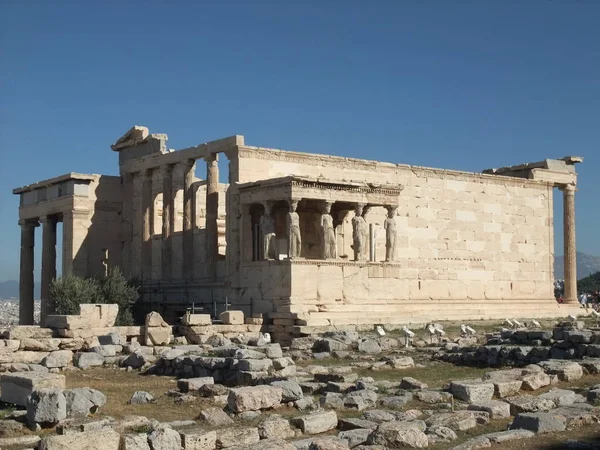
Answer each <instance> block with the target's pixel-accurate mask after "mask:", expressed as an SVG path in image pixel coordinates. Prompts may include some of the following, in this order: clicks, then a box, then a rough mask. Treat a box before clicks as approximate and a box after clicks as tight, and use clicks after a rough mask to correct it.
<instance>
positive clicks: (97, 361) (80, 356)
mask: <svg viewBox="0 0 600 450" xmlns="http://www.w3.org/2000/svg"><path fill="white" fill-rule="evenodd" d="M74 362H75V366H76V367H79V368H80V369H89V368H90V367H98V366H102V365H104V358H103V357H102V356H100V355H99V354H98V353H95V352H84V353H76V354H75V360H74Z"/></svg>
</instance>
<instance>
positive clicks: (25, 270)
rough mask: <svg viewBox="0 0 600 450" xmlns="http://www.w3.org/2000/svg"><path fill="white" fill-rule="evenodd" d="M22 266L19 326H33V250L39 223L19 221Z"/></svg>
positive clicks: (20, 274)
mask: <svg viewBox="0 0 600 450" xmlns="http://www.w3.org/2000/svg"><path fill="white" fill-rule="evenodd" d="M19 225H20V226H21V264H20V273H19V324H20V325H33V283H34V282H33V248H34V246H35V227H37V226H38V223H37V221H36V222H31V221H26V220H19Z"/></svg>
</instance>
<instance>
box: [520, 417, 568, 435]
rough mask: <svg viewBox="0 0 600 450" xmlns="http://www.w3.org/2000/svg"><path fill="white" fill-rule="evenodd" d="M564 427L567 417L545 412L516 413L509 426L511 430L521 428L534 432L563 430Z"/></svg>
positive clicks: (565, 426)
mask: <svg viewBox="0 0 600 450" xmlns="http://www.w3.org/2000/svg"><path fill="white" fill-rule="evenodd" d="M566 428H567V419H566V418H565V417H564V416H562V415H558V414H552V413H547V412H536V413H522V414H518V415H517V416H516V417H515V420H514V421H513V423H512V424H511V426H510V429H511V430H516V429H523V430H529V431H532V432H534V433H551V432H554V431H565V430H566Z"/></svg>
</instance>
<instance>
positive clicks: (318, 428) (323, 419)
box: [292, 411, 338, 434]
mask: <svg viewBox="0 0 600 450" xmlns="http://www.w3.org/2000/svg"><path fill="white" fill-rule="evenodd" d="M292 423H293V424H294V425H295V426H296V427H298V428H300V430H302V432H303V433H306V434H320V433H325V432H327V431H329V430H333V429H335V428H336V427H337V424H338V418H337V414H336V413H335V411H319V412H315V413H312V414H308V415H306V416H300V417H294V418H293V419H292Z"/></svg>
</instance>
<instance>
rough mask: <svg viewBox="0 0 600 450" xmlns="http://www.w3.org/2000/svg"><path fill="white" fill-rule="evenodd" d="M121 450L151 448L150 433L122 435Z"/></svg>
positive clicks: (147, 449) (148, 449)
mask: <svg viewBox="0 0 600 450" xmlns="http://www.w3.org/2000/svg"><path fill="white" fill-rule="evenodd" d="M213 449H214V447H213ZM121 450H151V449H150V444H149V443H148V435H147V434H146V433H138V434H125V435H122V436H121Z"/></svg>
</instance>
